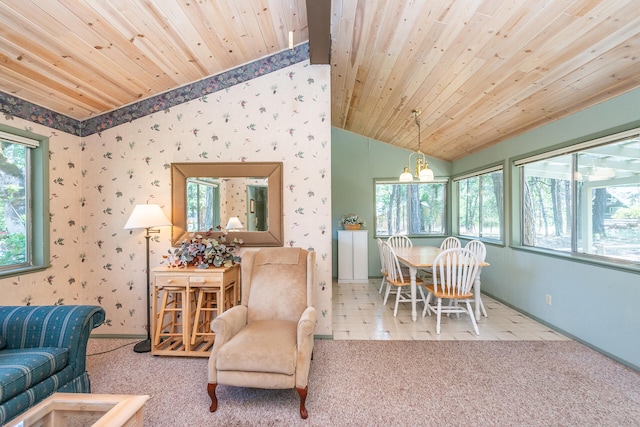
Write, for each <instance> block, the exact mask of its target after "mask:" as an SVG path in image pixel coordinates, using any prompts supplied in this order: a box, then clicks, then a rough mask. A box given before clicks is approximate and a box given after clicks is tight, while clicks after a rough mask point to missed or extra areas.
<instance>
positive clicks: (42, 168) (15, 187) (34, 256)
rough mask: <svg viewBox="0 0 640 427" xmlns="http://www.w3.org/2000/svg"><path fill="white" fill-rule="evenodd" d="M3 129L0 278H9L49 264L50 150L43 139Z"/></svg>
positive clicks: (0, 130) (0, 141)
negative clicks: (48, 184) (48, 181)
mask: <svg viewBox="0 0 640 427" xmlns="http://www.w3.org/2000/svg"><path fill="white" fill-rule="evenodd" d="M4 129H8V128H7V127H4V126H3V127H2V128H0V275H1V276H10V275H13V274H18V273H21V272H25V271H29V270H33V269H39V268H43V267H44V266H45V264H46V263H48V256H49V249H48V243H49V210H48V200H49V198H48V194H49V192H48V186H47V178H48V158H49V157H48V154H49V152H48V151H49V150H48V142H47V140H46V138H45V139H42V140H38V139H32V138H27V137H24V136H22V135H21V134H24V133H25V132H20V134H17V133H13V132H8V131H5V130H4ZM35 242H39V243H38V244H35ZM43 243H44V244H43Z"/></svg>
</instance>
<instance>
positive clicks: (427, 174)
mask: <svg viewBox="0 0 640 427" xmlns="http://www.w3.org/2000/svg"><path fill="white" fill-rule="evenodd" d="M419 178H420V181H422V182H431V181H433V171H432V170H431V169H429V166H425V167H424V169H422V170H420V174H419Z"/></svg>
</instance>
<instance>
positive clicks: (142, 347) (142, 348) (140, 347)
mask: <svg viewBox="0 0 640 427" xmlns="http://www.w3.org/2000/svg"><path fill="white" fill-rule="evenodd" d="M133 351H135V352H136V353H149V352H150V351H151V340H144V341H140V342H139V343H138V344H136V345H134V346H133Z"/></svg>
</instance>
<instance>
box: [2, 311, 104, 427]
mask: <svg viewBox="0 0 640 427" xmlns="http://www.w3.org/2000/svg"><path fill="white" fill-rule="evenodd" d="M104 319H105V312H104V310H103V309H102V308H101V307H98V306H87V305H60V306H24V307H22V306H21V307H15V306H4V307H3V306H0V425H4V424H5V423H6V422H7V421H9V420H11V419H12V418H15V417H16V416H17V415H18V414H20V413H22V412H24V411H26V410H27V409H28V408H30V407H31V406H33V405H35V404H36V403H38V402H40V401H41V400H43V399H45V398H46V397H48V396H49V395H51V394H53V393H54V392H58V391H59V392H67V393H90V392H91V389H90V384H89V376H88V375H87V371H86V358H87V341H88V340H89V334H90V333H91V330H92V329H93V328H95V327H97V326H99V325H101V324H102V322H104Z"/></svg>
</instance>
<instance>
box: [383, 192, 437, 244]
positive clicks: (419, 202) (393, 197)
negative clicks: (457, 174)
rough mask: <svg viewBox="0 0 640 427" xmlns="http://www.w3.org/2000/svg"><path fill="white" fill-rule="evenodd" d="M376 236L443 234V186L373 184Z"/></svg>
mask: <svg viewBox="0 0 640 427" xmlns="http://www.w3.org/2000/svg"><path fill="white" fill-rule="evenodd" d="M375 187H376V189H375V192H376V201H375V203H376V235H377V236H391V235H394V234H404V235H409V236H431V235H444V234H446V194H447V184H446V183H445V182H428V183H426V182H420V183H397V182H382V181H380V182H376V184H375Z"/></svg>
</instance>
